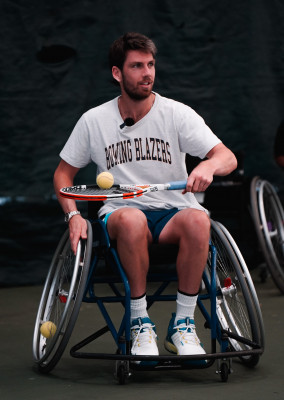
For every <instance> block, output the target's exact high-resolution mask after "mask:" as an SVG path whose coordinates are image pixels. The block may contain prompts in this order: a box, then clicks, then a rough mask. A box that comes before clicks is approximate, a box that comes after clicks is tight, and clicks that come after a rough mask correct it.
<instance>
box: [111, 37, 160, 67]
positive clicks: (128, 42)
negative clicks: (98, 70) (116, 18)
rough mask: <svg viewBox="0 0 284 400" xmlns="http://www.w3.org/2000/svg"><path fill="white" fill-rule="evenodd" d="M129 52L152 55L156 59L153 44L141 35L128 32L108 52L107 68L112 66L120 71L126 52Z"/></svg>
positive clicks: (155, 49) (155, 50)
mask: <svg viewBox="0 0 284 400" xmlns="http://www.w3.org/2000/svg"><path fill="white" fill-rule="evenodd" d="M129 50H141V51H145V52H147V53H152V55H153V57H154V58H155V57H156V54H157V48H156V46H155V43H154V42H153V41H152V40H151V39H149V38H148V37H147V36H145V35H142V34H141V33H136V32H128V33H125V34H124V35H123V36H121V37H120V38H118V39H117V40H115V41H114V42H113V44H112V45H111V47H110V50H109V66H110V69H112V67H113V66H116V67H118V68H119V69H120V70H122V68H123V65H124V62H125V59H126V56H127V52H128V51H129Z"/></svg>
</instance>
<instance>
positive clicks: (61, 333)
mask: <svg viewBox="0 0 284 400" xmlns="http://www.w3.org/2000/svg"><path fill="white" fill-rule="evenodd" d="M87 224H88V237H87V239H86V240H80V241H79V243H78V248H77V254H76V256H75V255H74V254H73V252H72V250H71V247H70V241H69V230H68V229H67V231H66V232H65V233H64V235H63V236H62V238H61V240H60V242H59V244H58V246H57V249H56V251H55V254H54V256H53V259H52V262H51V265H50V268H49V272H48V275H47V278H46V281H45V285H44V289H43V293H42V296H41V300H40V304H39V308H38V313H37V317H36V322H35V328H34V337H33V356H34V359H35V362H36V364H37V367H38V370H39V371H40V372H43V373H48V372H50V371H51V370H52V369H53V368H54V367H55V365H56V364H57V363H58V361H59V360H60V358H61V356H62V354H63V352H64V350H65V348H66V345H67V343H68V340H69V338H70V336H71V333H72V331H73V328H74V325H75V322H76V319H77V316H78V313H79V310H80V306H81V302H82V298H83V295H84V292H85V287H86V281H87V277H88V271H89V265H90V258H91V251H92V227H91V224H90V222H89V221H87ZM45 321H52V322H53V323H54V324H55V326H56V332H55V334H54V335H53V337H50V338H46V337H44V336H43V335H42V334H41V332H40V327H41V325H42V323H43V322H45Z"/></svg>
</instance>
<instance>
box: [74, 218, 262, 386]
mask: <svg viewBox="0 0 284 400" xmlns="http://www.w3.org/2000/svg"><path fill="white" fill-rule="evenodd" d="M92 228H93V257H92V260H91V264H90V269H89V275H88V280H87V285H86V289H85V293H84V297H83V302H86V303H96V304H97V305H98V307H99V309H100V312H101V314H102V316H103V318H104V319H105V321H106V326H104V327H103V328H101V329H99V330H98V331H96V332H95V333H93V334H92V335H90V336H88V337H87V338H86V339H84V340H82V341H80V342H79V343H78V344H76V345H75V346H73V347H72V348H71V350H70V354H71V356H72V357H75V358H86V359H104V360H116V361H117V362H118V363H124V364H125V363H126V364H127V366H126V370H128V368H129V365H130V366H131V368H132V369H138V368H139V369H151V370H162V369H165V370H169V369H192V368H208V367H210V366H211V365H212V364H213V363H214V362H215V360H218V363H220V360H222V364H221V366H220V365H219V367H220V369H219V370H218V371H217V372H220V374H221V379H222V380H223V381H226V380H227V379H228V374H229V373H230V371H231V361H232V357H241V356H248V355H251V354H253V353H255V354H262V352H263V349H262V348H261V346H260V345H259V344H258V343H254V342H252V341H250V340H247V339H246V338H243V337H240V336H238V335H236V334H235V333H233V332H230V331H225V330H223V329H222V327H221V325H220V323H219V320H218V316H217V313H216V298H217V295H218V293H217V290H218V289H217V287H216V248H215V246H214V245H212V244H211V243H210V246H209V251H210V260H211V268H210V275H211V276H210V277H209V276H208V274H206V273H204V274H203V282H204V284H205V287H206V289H207V293H201V294H200V295H199V297H198V301H197V305H198V307H199V309H200V311H201V313H202V315H203V317H204V319H205V327H207V328H209V329H210V331H211V352H210V353H207V354H204V355H189V356H178V355H159V356H150V355H149V356H148V355H147V356H145V355H144V356H137V355H132V354H131V337H130V287H129V283H128V279H127V277H126V274H125V272H124V269H123V267H122V265H121V263H120V260H119V257H118V254H117V251H116V249H115V247H114V246H113V245H112V243H111V241H110V239H109V236H108V234H107V231H106V228H105V224H104V222H102V221H101V220H95V221H93V222H92ZM102 259H104V260H105V262H107V263H108V265H110V267H111V268H112V269H113V270H114V272H115V273H116V276H112V275H109V274H107V275H101V271H100V261H101V260H102ZM176 280H177V276H176V271H174V272H173V273H172V272H171V273H164V272H163V273H150V274H149V276H148V278H147V281H148V282H160V286H159V287H158V289H156V291H155V293H154V294H152V295H149V296H147V303H148V308H150V307H151V306H152V305H153V303H154V302H157V301H175V300H176V295H169V294H163V292H164V290H165V289H166V288H167V287H168V285H169V284H170V283H171V282H173V281H176ZM100 283H104V284H105V283H107V284H108V285H109V287H110V288H111V289H112V292H113V295H111V296H110V295H107V296H99V295H97V294H96V293H95V290H94V286H95V284H100ZM118 283H119V284H120V285H121V283H122V284H123V288H124V293H121V290H120V289H119V288H118V286H117V284H118ZM208 300H209V301H210V307H208V308H209V309H210V312H208V310H207V308H206V307H205V304H204V303H205V301H208ZM105 303H121V304H123V306H124V315H123V317H122V321H121V324H120V326H119V328H118V329H116V328H115V326H114V323H113V322H112V320H111V317H110V315H109V313H108V311H107V309H106V307H105ZM107 332H110V333H111V335H112V337H113V339H114V341H115V344H116V346H117V352H116V354H109V353H94V352H82V351H81V349H82V348H83V347H85V346H86V345H88V344H89V343H91V342H93V341H94V340H96V339H98V338H99V337H101V336H102V335H104V334H105V333H107ZM230 338H232V339H235V340H237V341H239V342H241V343H244V344H246V345H248V346H250V347H251V349H250V350H242V351H230V346H229V339H230ZM217 343H219V345H220V352H217ZM189 360H191V361H194V360H195V361H197V360H199V361H200V360H206V363H204V362H203V363H195V362H193V363H190V362H187V363H186V362H185V361H189ZM134 361H156V363H155V364H153V365H148V366H143V367H142V366H141V365H139V364H137V363H133V362H134ZM121 383H123V379H122V382H121Z"/></svg>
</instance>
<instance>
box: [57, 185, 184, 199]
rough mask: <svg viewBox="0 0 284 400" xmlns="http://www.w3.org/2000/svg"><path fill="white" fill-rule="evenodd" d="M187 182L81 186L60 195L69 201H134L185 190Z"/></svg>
mask: <svg viewBox="0 0 284 400" xmlns="http://www.w3.org/2000/svg"><path fill="white" fill-rule="evenodd" d="M186 182H187V181H175V182H168V183H158V184H153V185H150V184H147V185H134V184H132V185H114V186H112V187H111V188H110V189H101V188H100V187H99V186H98V185H79V186H70V187H64V188H62V189H60V195H61V196H62V197H66V198H67V199H73V200H86V201H105V200H111V199H133V198H134V197H139V196H142V195H144V194H147V193H151V192H158V191H160V190H183V189H185V187H186Z"/></svg>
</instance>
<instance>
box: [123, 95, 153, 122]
mask: <svg viewBox="0 0 284 400" xmlns="http://www.w3.org/2000/svg"><path fill="white" fill-rule="evenodd" d="M154 102H155V94H154V93H151V94H150V96H149V97H147V98H146V99H142V100H133V99H131V98H130V97H129V96H127V95H126V94H124V93H122V95H121V96H120V97H119V98H118V108H119V112H120V115H121V117H122V119H123V120H125V119H126V118H132V119H133V120H134V122H138V121H139V120H140V119H142V118H143V117H144V116H145V115H146V114H148V112H149V111H150V110H151V108H152V106H153V104H154Z"/></svg>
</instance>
